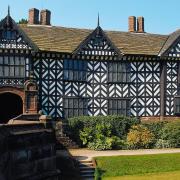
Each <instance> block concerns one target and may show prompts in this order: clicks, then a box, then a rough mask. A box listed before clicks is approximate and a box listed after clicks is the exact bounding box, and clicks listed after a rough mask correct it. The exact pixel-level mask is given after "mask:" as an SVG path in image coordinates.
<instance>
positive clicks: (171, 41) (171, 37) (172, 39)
mask: <svg viewBox="0 0 180 180" xmlns="http://www.w3.org/2000/svg"><path fill="white" fill-rule="evenodd" d="M179 37H180V29H178V30H176V31H175V32H173V33H171V34H170V35H169V36H168V38H167V40H166V42H165V44H164V46H163V47H162V49H161V51H160V52H159V55H162V54H164V53H165V52H166V51H167V50H168V49H169V48H170V47H171V46H172V44H174V42H175V41H176V40H177V39H178V38H179Z"/></svg>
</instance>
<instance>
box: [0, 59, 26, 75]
mask: <svg viewBox="0 0 180 180" xmlns="http://www.w3.org/2000/svg"><path fill="white" fill-rule="evenodd" d="M0 77H25V57H19V56H16V57H14V56H0Z"/></svg>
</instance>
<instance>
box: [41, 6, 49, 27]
mask: <svg viewBox="0 0 180 180" xmlns="http://www.w3.org/2000/svg"><path fill="white" fill-rule="evenodd" d="M40 24H41V25H51V11H49V10H48V9H44V10H41V17H40Z"/></svg>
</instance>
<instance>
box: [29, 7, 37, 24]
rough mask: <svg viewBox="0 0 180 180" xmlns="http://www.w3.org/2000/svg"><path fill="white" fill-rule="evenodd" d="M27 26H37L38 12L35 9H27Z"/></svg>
mask: <svg viewBox="0 0 180 180" xmlns="http://www.w3.org/2000/svg"><path fill="white" fill-rule="evenodd" d="M28 24H39V10H38V9H36V8H32V9H29V19H28Z"/></svg>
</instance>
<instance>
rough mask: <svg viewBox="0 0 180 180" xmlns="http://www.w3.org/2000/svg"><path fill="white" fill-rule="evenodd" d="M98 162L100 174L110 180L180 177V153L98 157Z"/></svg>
mask: <svg viewBox="0 0 180 180" xmlns="http://www.w3.org/2000/svg"><path fill="white" fill-rule="evenodd" d="M96 162H97V168H98V169H99V171H98V172H99V174H101V177H103V179H108V180H110V179H115V180H118V179H122V180H127V179H128V180H131V179H132V180H134V179H140V180H141V179H142V180H144V179H149V178H148V177H152V176H154V178H157V179H158V178H159V179H164V177H165V178H167V177H168V175H169V176H171V179H172V177H173V176H174V179H177V178H176V177H177V176H178V177H180V153H175V154H156V155H135V156H111V157H97V158H96ZM149 173H151V174H149Z"/></svg>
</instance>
